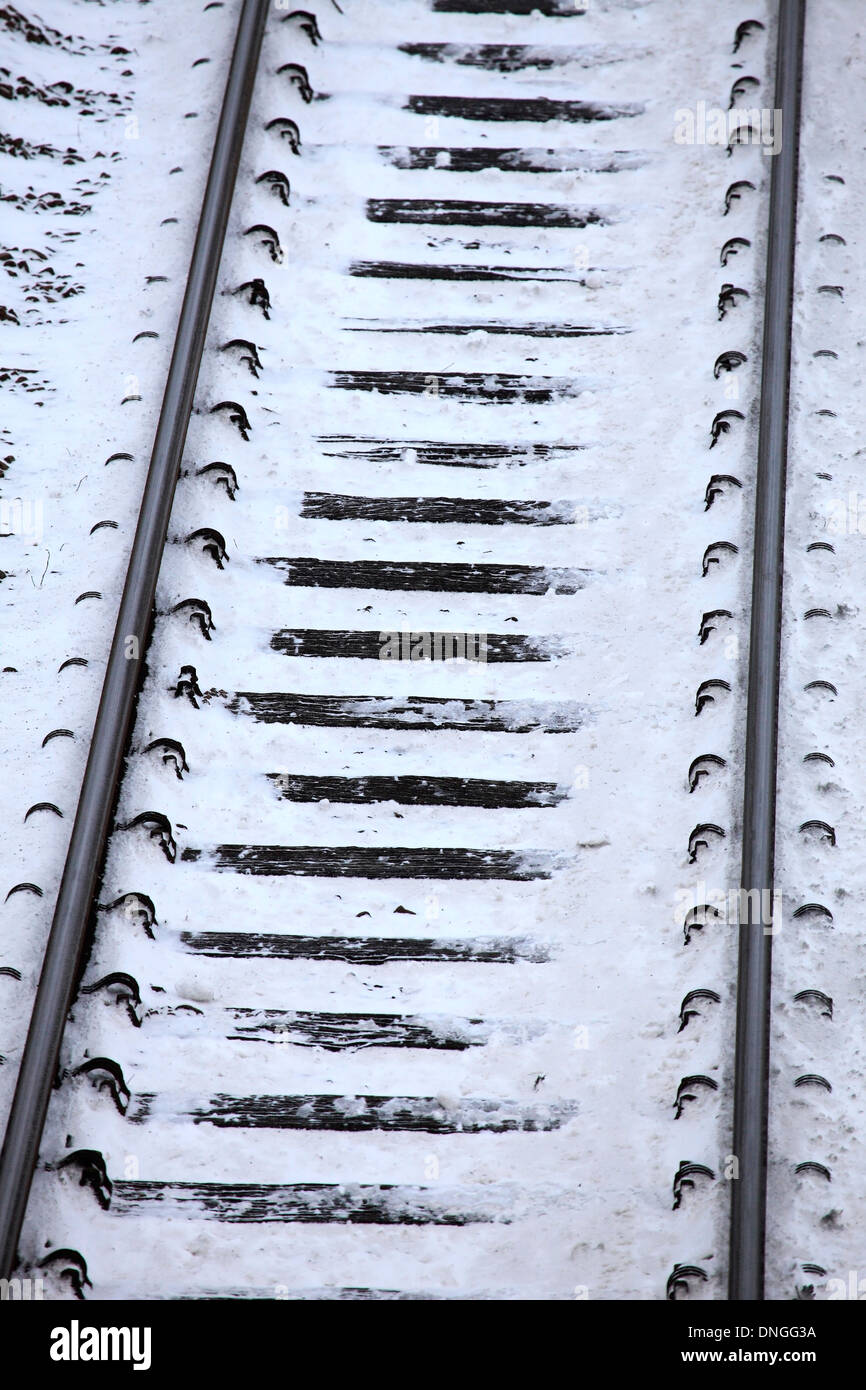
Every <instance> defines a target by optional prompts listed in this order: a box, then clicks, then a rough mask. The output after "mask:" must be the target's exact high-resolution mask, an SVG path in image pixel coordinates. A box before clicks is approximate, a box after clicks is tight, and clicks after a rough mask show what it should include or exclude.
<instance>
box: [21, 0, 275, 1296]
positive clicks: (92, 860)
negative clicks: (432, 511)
mask: <svg viewBox="0 0 866 1390" xmlns="http://www.w3.org/2000/svg"><path fill="white" fill-rule="evenodd" d="M267 12H268V0H244V3H243V9H242V11H241V16H240V20H239V22H238V28H237V34H236V37H235V44H234V50H233V53H232V59H231V65H230V68H229V74H228V79H227V81H226V87H225V94H224V96H223V103H222V109H221V112H220V117H219V124H218V126H217V133H216V139H215V142H214V147H213V154H212V156H211V163H210V171H209V173H208V181H207V187H206V190H205V195H204V201H203V203H202V209H201V215H200V218H199V224H198V231H197V234H196V240H195V246H194V248H193V253H192V260H191V262H190V268H189V274H188V277H187V283H186V290H185V293H184V299H183V305H182V307H181V312H180V319H179V321H178V328H177V335H176V338H175V343H174V351H173V353H172V359H171V365H170V367H169V372H168V378H167V380H166V386H165V393H164V395H163V400H162V408H161V411H160V416H159V423H158V425H157V430H156V437H155V439H154V445H153V452H152V454H151V459H150V468H149V470H148V475H147V481H146V483H145V487H144V493H143V496H142V502H141V509H140V512H139V517H138V525H137V528H136V533H135V539H134V541H133V545H132V551H131V554H130V559H129V566H128V569H127V574H126V582H125V584H124V589H123V596H122V598H121V602H120V609H119V612H118V617H117V625H116V627H115V630H114V637H113V639H112V643H111V651H110V653H109V657H108V665H107V669H106V673H105V680H104V683H103V687H102V694H101V697H100V702H99V709H98V711H97V715H96V722H95V724H94V729H93V738H92V741H91V745H90V753H89V756H88V760H87V767H86V770H85V773H84V780H83V782H82V786H81V793H80V796H79V801H78V809H77V811H76V816H75V823H74V825H73V829H72V836H71V838H70V842H69V849H68V851H67V855H66V861H65V864H64V868H63V876H62V879H61V882H60V889H59V892H58V896H57V903H56V906H55V910H54V917H53V920H52V923H51V932H50V935H49V939H48V944H47V947H46V951H45V957H44V960H43V965H42V972H41V975H40V979H39V986H38V989H37V993H36V999H35V1002H34V1005H33V1012H32V1015H31V1019H30V1026H29V1029H28V1033H27V1041H26V1043H25V1047H24V1053H23V1057H22V1060H21V1067H20V1071H19V1073H18V1080H17V1084H16V1089H15V1096H14V1099H13V1102H12V1108H11V1111H10V1114H9V1120H8V1123H7V1126H6V1135H5V1138H4V1141H3V1149H2V1153H0V1278H9V1276H10V1275H11V1274H12V1271H13V1268H14V1266H15V1264H16V1260H17V1252H18V1241H19V1238H20V1234H21V1226H22V1223H23V1220H24V1214H25V1211H26V1207H27V1201H28V1198H29V1195H30V1186H31V1183H32V1179H33V1172H34V1169H35V1166H36V1162H37V1159H38V1156H39V1145H40V1142H41V1138H42V1130H43V1126H44V1124H45V1116H46V1113H47V1110H48V1101H49V1097H50V1094H51V1088H52V1085H53V1082H54V1078H55V1076H56V1075H57V1067H58V1060H59V1056H60V1046H61V1042H62V1038H63V1029H64V1025H65V1022H66V1017H67V1014H68V1012H69V1008H70V1004H71V1002H72V996H73V992H74V989H75V986H76V981H77V975H78V969H79V963H80V960H81V955H82V949H83V946H84V942H85V939H86V934H87V928H88V925H89V923H90V921H91V917H92V914H93V911H94V904H95V895H96V893H97V891H98V886H99V880H100V876H101V873H102V867H103V863H104V858H105V850H106V845H107V841H108V834H109V830H110V827H111V822H112V818H113V814H114V807H115V804H116V800H117V792H118V787H119V783H120V777H121V772H122V769H123V763H124V757H125V753H126V747H127V742H128V739H129V735H130V732H131V729H132V721H133V716H134V713H135V705H136V700H137V698H138V692H139V689H140V685H141V679H142V675H143V671H144V660H145V655H146V652H147V645H148V641H149V639H150V635H151V631H152V628H153V610H154V601H155V595H156V584H157V578H158V575H159V567H160V561H161V558H162V552H163V549H164V546H165V539H166V533H167V530H168V521H169V516H170V514H171V507H172V502H173V499H174V492H175V487H176V484H177V478H178V473H179V470H180V462H181V456H182V454H183V449H184V445H185V442H186V433H187V427H188V425H189V418H190V414H191V411H192V405H193V398H194V395H195V389H196V383H197V381H198V373H199V367H200V364H201V357H202V351H203V348H204V343H205V337H206V334H207V327H208V320H209V317H210V311H211V304H212V301H213V294H214V288H215V285H216V279H217V273H218V271H219V263H220V257H221V254H222V248H223V241H224V239H225V231H226V225H227V222H228V216H229V210H230V207H231V200H232V194H233V191H234V185H235V179H236V176H237V170H238V164H239V161H240V155H241V149H242V146H243V141H244V134H245V131H246V125H247V118H248V115H249V109H250V101H251V98H252V90H253V84H254V82H255V76H256V69H257V66H258V60H259V53H260V50H261V44H262V37H263V34H264V29H265V22H266V19H267ZM130 638H134V639H136V641H137V649H136V647H135V643H133V644H132V646H130V643H129V639H130ZM131 651H133V652H134V653H135V654H134V655H133V656H131V657H130V655H129V653H130V652H131Z"/></svg>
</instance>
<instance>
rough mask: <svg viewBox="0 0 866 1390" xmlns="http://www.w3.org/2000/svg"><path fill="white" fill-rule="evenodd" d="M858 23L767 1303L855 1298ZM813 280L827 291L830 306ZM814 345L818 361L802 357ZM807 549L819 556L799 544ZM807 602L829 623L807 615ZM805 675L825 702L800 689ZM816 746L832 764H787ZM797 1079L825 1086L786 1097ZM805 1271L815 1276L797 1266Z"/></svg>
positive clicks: (801, 318)
mask: <svg viewBox="0 0 866 1390" xmlns="http://www.w3.org/2000/svg"><path fill="white" fill-rule="evenodd" d="M863 21H864V16H863V15H862V13H861V12H859V10H858V8H857V7H856V6H851V5H846V4H844V3H842V4H839V3H835V0H829V3H828V4H826V5H822V6H821V7H820V8H814V9H811V10H810V11H809V12H808V13H807V30H806V54H807V62H806V68H805V85H804V102H805V121H804V124H803V130H802V137H801V146H800V196H799V210H798V217H799V239H798V250H797V266H796V273H797V282H796V305H795V315H794V336H793V342H794V371H793V378H792V393H791V394H792V411H791V433H790V442H789V460H788V468H789V481H788V501H787V529H786V537H785V547H786V559H785V577H786V591H785V605H784V629H783V649H782V671H783V685H782V696H781V711H782V715H781V720H780V764H779V786H780V794H779V805H778V813H777V816H778V818H777V846H778V848H777V864H776V881H777V884H778V885H779V886H780V889H781V891H782V893H783V896H784V904H785V913H784V922H783V926H782V930H781V931H780V932H779V934H778V936H777V937H776V938H775V939H774V942H773V955H774V962H773V985H774V1002H773V1034H772V1052H771V1067H772V1071H771V1086H772V1091H771V1095H772V1096H773V1102H774V1103H773V1105H772V1108H771V1129H770V1155H771V1169H770V1186H769V1196H768V1213H769V1230H768V1266H767V1274H768V1296H769V1297H772V1298H790V1297H791V1296H792V1290H793V1288H794V1287H795V1286H800V1287H802V1286H803V1285H805V1284H812V1285H813V1286H814V1289H815V1296H816V1298H819V1299H823V1298H830V1299H834V1300H836V1299H847V1298H852V1297H853V1298H856V1299H863V1298H864V1296H866V1237H864V1221H866V1211H864V1189H863V1172H864V1164H866V1154H864V1142H866V1113H864V1095H863V1071H864V1058H866V1035H864V1014H863V1000H864V992H866V947H864V942H863V933H862V924H863V910H864V903H866V873H864V855H863V822H864V805H866V800H864V787H863V777H862V768H863V765H864V751H866V750H864V741H863V725H862V714H863V709H864V687H863V622H864V605H863V597H862V596H863V592H864V588H863V586H864V580H866V519H864V503H863V499H864V496H866V489H864V485H863V442H862V427H863V406H862V398H863V391H862V378H863V354H864V350H866V338H864V334H863V326H862V313H861V310H860V306H861V305H862V302H863V295H864V291H866V286H864V273H863V196H864V195H863V177H862V170H863V155H864V149H866V144H864V138H863V119H862V68H863V62H864V56H866V26H864V22H863ZM827 236H830V237H833V238H842V239H843V240H844V244H840V242H839V241H838V240H830V241H825V240H822V238H825V237H827ZM827 286H839V287H841V290H842V295H841V297H840V295H839V294H837V293H835V292H828V290H827V289H826V288H824V287H827ZM827 351H829V352H831V353H833V354H835V355H834V356H831V357H828V356H816V354H820V353H824V352H827ZM827 412H832V413H831V414H828V413H827ZM815 541H818V542H823V543H829V544H830V545H832V546H833V552H832V553H831V552H829V551H827V550H813V551H809V550H808V549H807V547H808V546H809V545H810V544H812V543H813V542H815ZM813 608H819V609H825V610H827V611H829V613H830V614H831V616H830V617H829V618H826V617H822V616H815V617H811V618H806V617H805V615H806V613H808V612H809V611H810V610H811V609H813ZM816 680H818V681H827V682H830V683H831V684H832V685H834V686H835V687H836V689H837V691H838V694H837V695H835V696H834V695H833V694H832V692H830V691H828V690H826V689H820V688H819V689H813V690H806V689H805V688H804V687H805V686H806V685H807V684H809V683H811V682H812V681H816ZM815 752H818V753H823V754H825V755H827V756H828V757H830V758H832V760H833V765H832V766H830V765H829V764H828V763H826V762H814V761H813V762H808V763H806V762H804V761H803V759H804V757H806V756H807V755H808V754H810V753H815ZM810 820H820V821H824V822H826V823H828V824H829V825H831V826H832V827H833V828H834V829H835V835H836V844H835V846H831V845H829V844H828V843H827V841H826V840H825V839H823V838H821V837H820V836H816V834H815V832H806V833H801V832H800V830H799V827H800V826H801V825H802V824H803V823H804V822H806V821H810ZM808 903H818V904H821V905H823V906H824V907H826V908H828V909H829V910H830V912H831V913H832V914H833V920H832V923H829V922H828V921H827V919H826V917H821V916H817V915H814V914H807V915H806V916H804V917H801V918H799V919H797V920H794V918H793V913H794V912H795V911H796V910H797V909H798V908H800V907H802V906H803V905H804V904H808ZM809 989H817V990H820V991H822V992H823V993H825V994H827V995H829V996H830V997H831V998H832V1000H833V1017H832V1020H831V1019H829V1018H827V1017H825V1016H824V1014H823V1011H822V1009H821V1007H820V1005H819V1004H815V1003H806V1004H804V1003H795V1002H794V995H795V994H797V993H799V992H800V991H801V990H809ZM810 1074H812V1075H818V1076H822V1077H824V1078H825V1079H826V1080H827V1081H828V1082H829V1083H830V1085H831V1086H832V1092H828V1091H827V1090H826V1089H824V1088H823V1087H820V1086H816V1085H814V1084H807V1085H805V1086H803V1087H795V1085H794V1083H795V1081H796V1079H797V1078H798V1077H800V1076H803V1075H810ZM810 1161H811V1162H817V1163H820V1164H822V1165H824V1166H825V1167H826V1168H827V1169H829V1171H830V1174H831V1180H830V1182H828V1181H827V1179H826V1178H825V1177H823V1176H821V1174H820V1173H816V1172H807V1173H804V1174H800V1175H797V1174H795V1172H794V1168H795V1165H797V1164H799V1163H803V1162H810ZM804 1262H805V1263H807V1264H813V1265H818V1266H820V1267H821V1268H822V1269H824V1270H825V1271H826V1273H825V1275H824V1276H822V1275H820V1274H816V1273H814V1272H812V1273H808V1272H804V1271H803V1269H802V1265H803V1263H804Z"/></svg>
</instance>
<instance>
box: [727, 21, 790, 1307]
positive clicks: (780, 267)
mask: <svg viewBox="0 0 866 1390" xmlns="http://www.w3.org/2000/svg"><path fill="white" fill-rule="evenodd" d="M805 16H806V0H779V8H778V38H777V49H776V98H775V104H776V110H777V111H781V112H782V116H781V120H782V144H781V149H780V150H779V152H778V154H776V155H774V156H773V166H772V172H771V179H770V216H769V226H768V238H767V276H766V292H765V300H764V337H763V356H762V369H761V403H760V419H759V428H758V459H757V487H756V497H755V541H754V561H753V573H752V620H751V636H750V643H749V675H748V704H747V712H746V759H745V790H744V798H743V857H742V876H741V879H740V886H741V892H740V905H741V906H740V929H739V961H738V975H737V1023H736V1054H735V1062H734V1132H733V1148H732V1153H733V1155H734V1158H735V1161H736V1164H737V1168H736V1170H735V1173H734V1175H733V1176H734V1180H733V1181H732V1183H731V1226H730V1265H729V1285H728V1297H729V1298H730V1299H732V1300H737V1301H745V1300H762V1299H763V1297H764V1239H765V1229H766V1209H767V1121H768V1112H769V1060H770V967H771V953H772V918H770V920H769V921H768V922H765V921H764V920H763V918H764V917H765V916H766V915H767V914H766V912H765V911H764V910H763V908H764V905H765V904H767V905H770V906H771V911H774V910H775V908H774V905H773V879H774V871H775V821H776V771H777V743H778V710H779V667H780V650H781V612H782V563H783V554H784V527H785V478H786V471H787V447H788V402H789V389H790V369H791V312H792V302H793V292H794V241H795V232H796V214H797V155H798V146H799V126H800V88H801V82H802V70H803V35H804V29H805ZM777 119H778V118H777Z"/></svg>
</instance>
